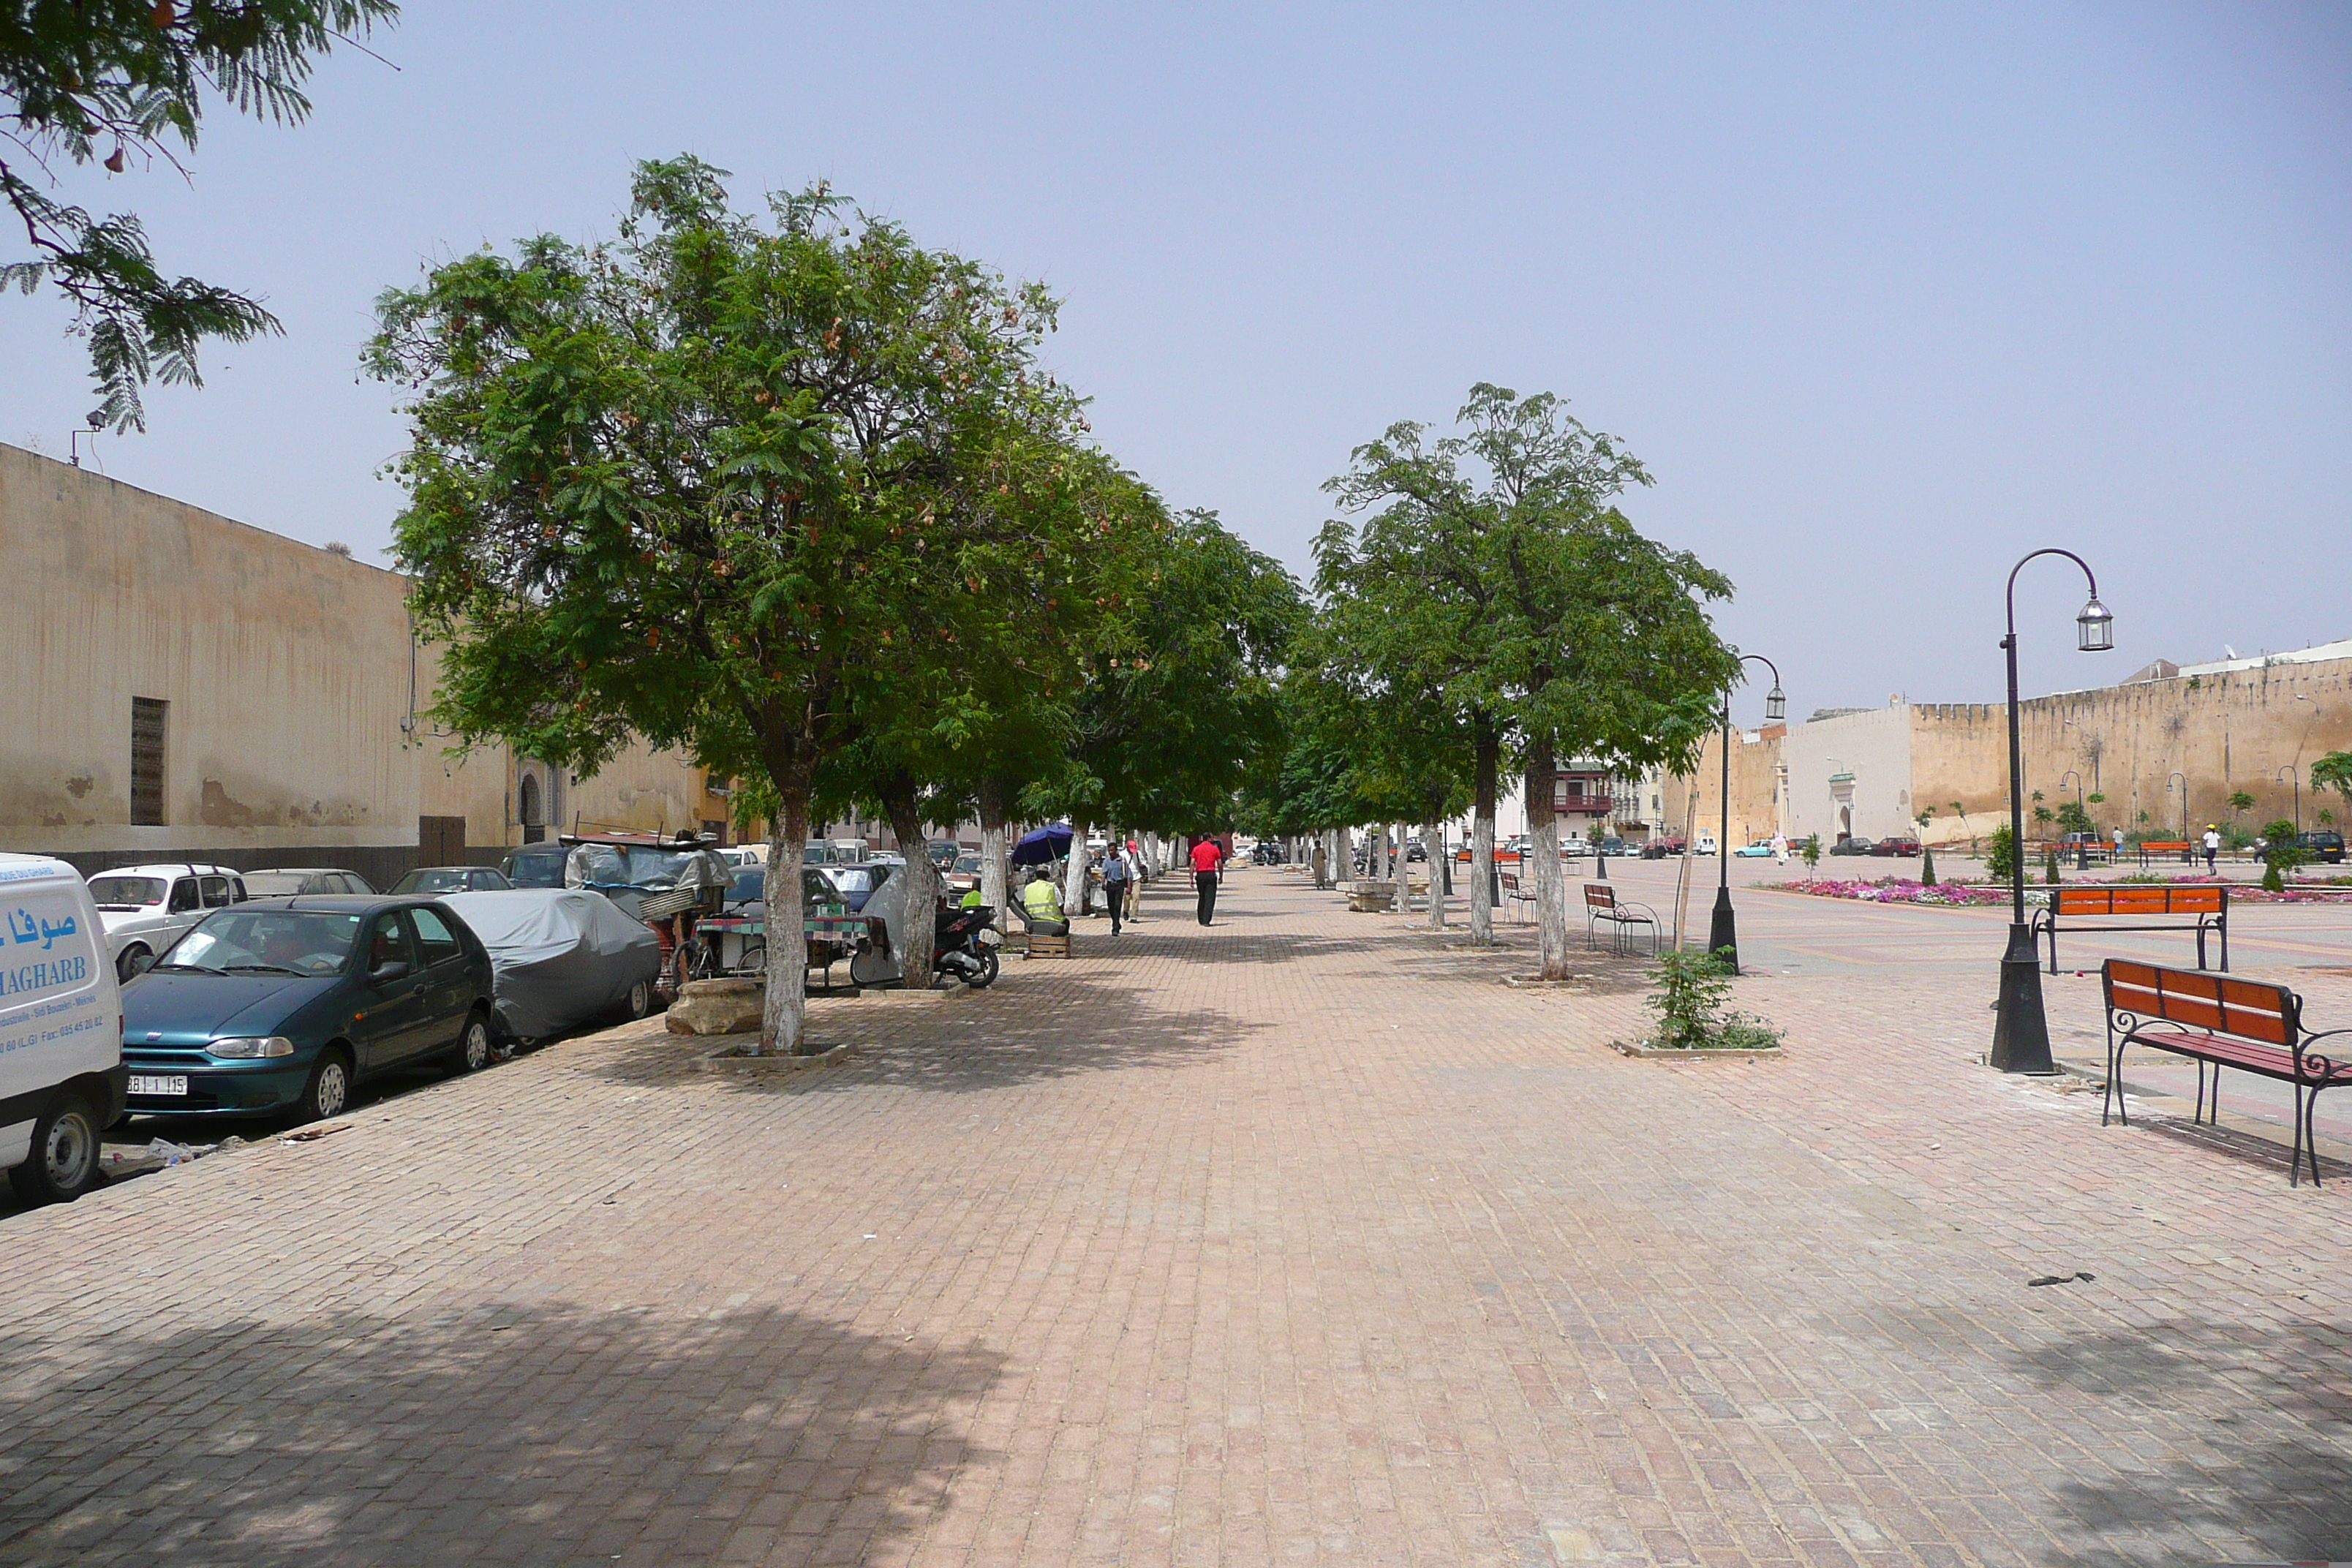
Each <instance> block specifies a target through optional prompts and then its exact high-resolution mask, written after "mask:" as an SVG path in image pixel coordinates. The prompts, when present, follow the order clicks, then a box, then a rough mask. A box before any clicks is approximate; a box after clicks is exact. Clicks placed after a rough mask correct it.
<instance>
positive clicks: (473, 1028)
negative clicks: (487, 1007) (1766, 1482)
mask: <svg viewBox="0 0 2352 1568" xmlns="http://www.w3.org/2000/svg"><path fill="white" fill-rule="evenodd" d="M493 1048H494V1047H492V1045H491V1041H490V1021H489V1020H488V1018H485V1017H483V1016H481V1015H480V1014H479V1013H476V1014H474V1015H473V1016H471V1017H469V1018H467V1020H466V1032H465V1033H464V1034H462V1035H460V1036H458V1037H457V1045H456V1047H454V1048H452V1049H451V1051H450V1052H449V1062H450V1065H451V1066H452V1067H454V1068H457V1070H458V1071H459V1072H479V1071H481V1070H482V1069H483V1068H486V1067H488V1066H489V1065H490V1062H491V1061H492V1059H493V1058H492V1056H491V1051H492V1049H493Z"/></svg>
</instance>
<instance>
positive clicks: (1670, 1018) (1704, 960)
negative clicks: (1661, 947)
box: [1646, 950, 1780, 1051]
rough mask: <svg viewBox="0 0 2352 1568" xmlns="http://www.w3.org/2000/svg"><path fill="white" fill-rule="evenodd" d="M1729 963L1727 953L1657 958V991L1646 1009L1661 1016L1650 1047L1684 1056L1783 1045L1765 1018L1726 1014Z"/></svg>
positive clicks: (1729, 972)
mask: <svg viewBox="0 0 2352 1568" xmlns="http://www.w3.org/2000/svg"><path fill="white" fill-rule="evenodd" d="M1730 958H1731V954H1730V952H1729V950H1725V951H1724V952H1662V953H1660V954H1659V955H1658V967H1657V970H1656V972H1655V974H1654V978H1655V979H1656V981H1657V983H1658V989H1657V990H1655V991H1654V992H1652V993H1651V994H1650V995H1649V997H1648V999H1647V1004H1646V1005H1648V1007H1649V1009H1650V1010H1651V1011H1652V1012H1654V1013H1655V1014H1656V1015H1657V1016H1658V1027H1657V1032H1656V1033H1655V1034H1654V1035H1652V1036H1651V1037H1650V1040H1651V1044H1653V1045H1654V1046H1659V1047H1664V1048H1665V1049H1668V1050H1680V1051H1698V1050H1739V1051H1753V1050H1762V1049H1765V1048H1767V1047H1771V1046H1777V1045H1779V1044H1780V1035H1779V1034H1778V1033H1777V1032H1776V1031H1775V1030H1773V1029H1772V1028H1771V1027H1770V1026H1769V1025H1767V1024H1766V1023H1765V1022H1764V1021H1763V1020H1762V1019H1760V1018H1754V1017H1750V1016H1748V1015H1747V1014H1744V1013H1725V1012H1724V1011H1723V1005H1724V1003H1726V1002H1727V1001H1728V1000H1730V997H1731V963H1730Z"/></svg>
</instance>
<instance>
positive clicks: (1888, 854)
mask: <svg viewBox="0 0 2352 1568" xmlns="http://www.w3.org/2000/svg"><path fill="white" fill-rule="evenodd" d="M1870 852H1871V853H1872V854H1873V855H1876V856H1880V857H1882V858H1888V859H1897V860H1899V859H1901V858H1904V857H1905V856H1909V857H1911V858H1913V859H1916V858H1918V855H1919V841H1918V840H1917V839H1916V838H1906V837H1903V836H1902V835H1901V834H1890V835H1889V836H1887V837H1885V838H1882V839H1880V840H1879V841H1878V842H1877V843H1875V844H1874V845H1872V846H1871V847H1870Z"/></svg>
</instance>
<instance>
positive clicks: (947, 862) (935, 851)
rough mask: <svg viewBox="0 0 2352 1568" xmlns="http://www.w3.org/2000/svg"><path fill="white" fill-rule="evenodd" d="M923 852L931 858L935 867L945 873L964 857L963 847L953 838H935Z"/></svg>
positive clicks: (924, 847)
mask: <svg viewBox="0 0 2352 1568" xmlns="http://www.w3.org/2000/svg"><path fill="white" fill-rule="evenodd" d="M923 850H924V853H926V854H928V855H929V856H930V858H931V864H932V865H933V866H935V867H937V868H939V869H940V870H941V871H945V870H946V869H948V868H950V866H953V865H954V864H955V863H956V861H957V860H958V859H959V858H961V856H962V854H963V846H962V845H961V844H958V843H957V842H956V841H955V840H954V839H952V838H934V839H932V840H931V841H930V842H929V844H926V845H925V846H923Z"/></svg>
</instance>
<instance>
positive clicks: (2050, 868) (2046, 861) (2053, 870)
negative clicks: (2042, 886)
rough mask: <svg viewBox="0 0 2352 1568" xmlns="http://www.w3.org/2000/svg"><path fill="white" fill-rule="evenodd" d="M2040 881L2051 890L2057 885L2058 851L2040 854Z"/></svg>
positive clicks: (2052, 850)
mask: <svg viewBox="0 0 2352 1568" xmlns="http://www.w3.org/2000/svg"><path fill="white" fill-rule="evenodd" d="M2042 880H2043V881H2045V882H2047V883H2049V884H2050V885H2051V886H2052V887H2053V888H2054V887H2056V886H2057V885H2058V851H2056V850H2055V849H2044V850H2043V851H2042Z"/></svg>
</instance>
